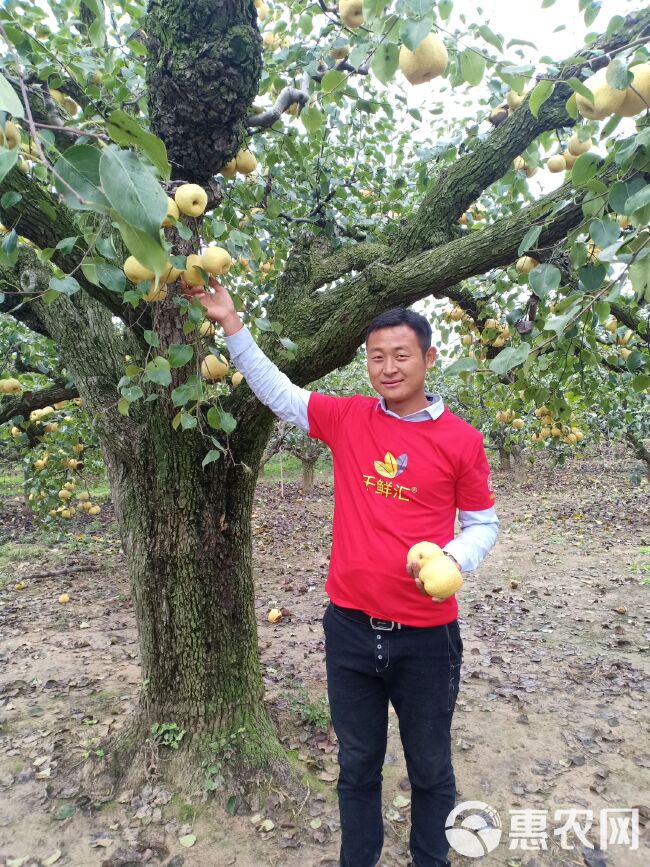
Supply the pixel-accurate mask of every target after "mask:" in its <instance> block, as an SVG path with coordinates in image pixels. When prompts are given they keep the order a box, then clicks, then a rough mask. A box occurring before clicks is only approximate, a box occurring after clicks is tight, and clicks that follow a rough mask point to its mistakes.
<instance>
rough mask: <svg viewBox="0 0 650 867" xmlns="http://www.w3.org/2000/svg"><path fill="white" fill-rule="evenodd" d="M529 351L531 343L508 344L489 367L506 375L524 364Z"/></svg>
mask: <svg viewBox="0 0 650 867" xmlns="http://www.w3.org/2000/svg"><path fill="white" fill-rule="evenodd" d="M531 273H532V272H531ZM529 352H530V344H529V343H520V344H519V346H508V347H507V348H506V349H502V350H501V352H500V353H499V354H498V355H497V356H495V357H494V358H493V359H492V360H491V361H490V364H489V368H490V370H491V371H492V372H493V373H496V374H497V376H504V375H505V374H506V373H507V372H508V371H509V370H512V368H513V367H517V366H518V365H520V364H523V363H524V361H525V360H526V359H527V358H528V353H529Z"/></svg>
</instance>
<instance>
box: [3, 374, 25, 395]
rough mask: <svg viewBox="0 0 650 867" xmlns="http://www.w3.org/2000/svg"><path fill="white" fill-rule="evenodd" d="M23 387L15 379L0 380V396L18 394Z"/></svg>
mask: <svg viewBox="0 0 650 867" xmlns="http://www.w3.org/2000/svg"><path fill="white" fill-rule="evenodd" d="M22 390H23V387H22V385H21V384H20V382H18V380H17V379H14V378H13V377H9V379H0V394H18V392H19V391H22Z"/></svg>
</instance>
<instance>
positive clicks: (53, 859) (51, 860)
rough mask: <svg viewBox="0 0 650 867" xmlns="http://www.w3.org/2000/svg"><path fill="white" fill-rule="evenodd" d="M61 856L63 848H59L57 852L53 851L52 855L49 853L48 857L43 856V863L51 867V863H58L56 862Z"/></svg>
mask: <svg viewBox="0 0 650 867" xmlns="http://www.w3.org/2000/svg"><path fill="white" fill-rule="evenodd" d="M60 857H61V850H60V849H57V850H56V851H55V852H52V854H51V855H48V856H47V858H43V860H42V861H41V864H42V865H43V867H50V865H51V864H56V862H57V861H58V860H59V858H60Z"/></svg>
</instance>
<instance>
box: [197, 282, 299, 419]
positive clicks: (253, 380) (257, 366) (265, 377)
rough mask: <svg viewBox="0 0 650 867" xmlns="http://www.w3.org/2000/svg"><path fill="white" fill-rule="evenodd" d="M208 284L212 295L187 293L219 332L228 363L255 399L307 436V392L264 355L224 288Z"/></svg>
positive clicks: (214, 283)
mask: <svg viewBox="0 0 650 867" xmlns="http://www.w3.org/2000/svg"><path fill="white" fill-rule="evenodd" d="M210 285H211V286H212V288H213V289H214V293H211V292H205V291H204V290H203V287H200V286H193V287H190V288H189V290H188V293H189V294H191V295H192V296H193V297H194V298H196V299H197V300H198V301H200V302H201V304H202V305H203V306H204V307H205V309H206V311H207V317H208V319H210V320H211V321H212V322H216V323H217V324H218V325H220V326H221V328H222V329H223V332H224V334H225V336H226V345H227V346H228V351H229V352H230V358H231V360H232V363H233V364H234V365H235V367H236V368H237V370H239V371H240V372H241V373H242V374H243V375H244V377H245V378H246V382H247V383H248V385H249V387H250V388H251V390H252V391H253V393H254V394H255V396H256V397H257V398H258V400H260V401H261V402H262V403H263V404H264V405H265V406H268V408H269V409H270V410H271V411H272V412H273V413H275V415H277V416H278V417H279V418H281V419H283V420H284V421H288V422H290V423H291V424H295V425H296V427H298V428H300V430H302V431H304V432H305V433H309V420H308V416H307V404H308V403H309V395H310V392H309V391H307V390H306V389H304V388H300V386H298V385H294V384H293V382H291V380H290V379H289V377H288V376H286V375H285V374H284V373H282V372H281V371H280V370H278V368H277V367H276V366H275V364H273V362H272V361H271V360H270V359H269V358H267V357H266V355H264V353H263V352H262V350H261V349H260V348H259V346H258V345H257V344H256V343H255V341H254V340H253V337H252V335H251V333H250V331H249V330H248V328H246V327H245V325H244V324H243V323H242V321H241V319H240V318H239V314H238V313H237V311H236V310H235V305H234V303H233V300H232V298H231V297H230V295H229V293H228V292H227V291H226V289H224V288H223V286H221V285H220V284H219V283H217V282H216V280H214V281H212V280H211V281H210ZM197 290H198V291H197Z"/></svg>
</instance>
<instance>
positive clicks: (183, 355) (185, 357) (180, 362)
mask: <svg viewBox="0 0 650 867" xmlns="http://www.w3.org/2000/svg"><path fill="white" fill-rule="evenodd" d="M193 356H194V348H193V347H192V346H190V345H189V344H188V343H180V344H179V343H173V344H172V345H171V346H170V347H169V352H168V353H167V358H168V360H169V366H170V367H184V366H185V365H186V364H187V363H188V362H190V361H191V360H192V358H193Z"/></svg>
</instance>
